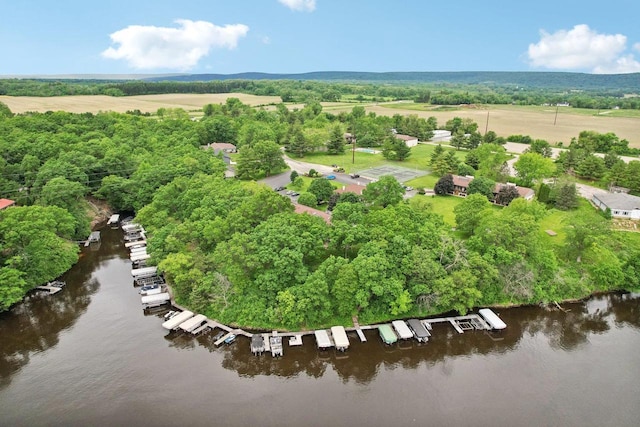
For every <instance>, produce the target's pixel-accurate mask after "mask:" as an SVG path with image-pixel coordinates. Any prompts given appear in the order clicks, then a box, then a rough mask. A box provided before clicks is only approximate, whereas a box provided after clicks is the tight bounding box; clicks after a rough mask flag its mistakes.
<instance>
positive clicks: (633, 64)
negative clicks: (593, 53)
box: [593, 55, 640, 74]
mask: <svg viewBox="0 0 640 427" xmlns="http://www.w3.org/2000/svg"><path fill="white" fill-rule="evenodd" d="M593 72H594V73H595V74H625V73H640V62H638V61H636V59H635V58H634V57H633V55H625V56H621V57H619V58H618V59H616V60H615V62H614V63H612V64H605V65H598V66H597V67H595V68H594V69H593Z"/></svg>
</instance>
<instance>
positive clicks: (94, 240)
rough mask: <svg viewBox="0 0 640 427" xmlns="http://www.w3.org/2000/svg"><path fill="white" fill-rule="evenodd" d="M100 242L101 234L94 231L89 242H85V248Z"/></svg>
mask: <svg viewBox="0 0 640 427" xmlns="http://www.w3.org/2000/svg"><path fill="white" fill-rule="evenodd" d="M98 242H100V232H99V231H92V232H91V234H89V237H88V238H87V240H86V241H85V242H84V247H85V248H86V247H87V246H89V245H90V244H92V243H98Z"/></svg>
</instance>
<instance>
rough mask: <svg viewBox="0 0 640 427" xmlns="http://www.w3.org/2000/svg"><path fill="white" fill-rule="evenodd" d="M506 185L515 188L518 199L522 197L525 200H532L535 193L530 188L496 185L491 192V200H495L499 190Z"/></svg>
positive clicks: (510, 184)
mask: <svg viewBox="0 0 640 427" xmlns="http://www.w3.org/2000/svg"><path fill="white" fill-rule="evenodd" d="M508 185H509V186H512V187H515V189H516V190H518V194H519V195H520V197H522V198H523V199H525V200H533V197H534V196H535V195H536V193H535V191H533V190H532V189H531V188H528V187H518V186H517V185H515V184H512V183H510V182H507V183H506V184H501V183H498V184H496V186H495V188H494V190H493V198H494V199H495V198H496V196H497V195H498V193H499V192H500V190H502V188H503V187H506V186H508Z"/></svg>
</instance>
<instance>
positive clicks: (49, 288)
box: [34, 285, 62, 295]
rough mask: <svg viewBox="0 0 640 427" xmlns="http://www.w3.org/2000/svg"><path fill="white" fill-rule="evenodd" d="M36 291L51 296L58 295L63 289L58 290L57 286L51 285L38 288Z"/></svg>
mask: <svg viewBox="0 0 640 427" xmlns="http://www.w3.org/2000/svg"><path fill="white" fill-rule="evenodd" d="M34 289H37V290H39V291H46V292H49V295H54V294H57V293H58V292H60V291H61V290H62V288H58V287H56V286H49V285H41V286H36V287H35V288H34Z"/></svg>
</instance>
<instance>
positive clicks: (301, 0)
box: [278, 0, 316, 12]
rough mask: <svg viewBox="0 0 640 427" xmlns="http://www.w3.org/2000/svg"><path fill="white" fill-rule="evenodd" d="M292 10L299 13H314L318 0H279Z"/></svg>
mask: <svg viewBox="0 0 640 427" xmlns="http://www.w3.org/2000/svg"><path fill="white" fill-rule="evenodd" d="M278 1H279V2H280V3H282V4H283V5H285V6H287V7H288V8H289V9H291V10H296V11H298V12H313V11H314V10H315V9H316V0H278Z"/></svg>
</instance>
